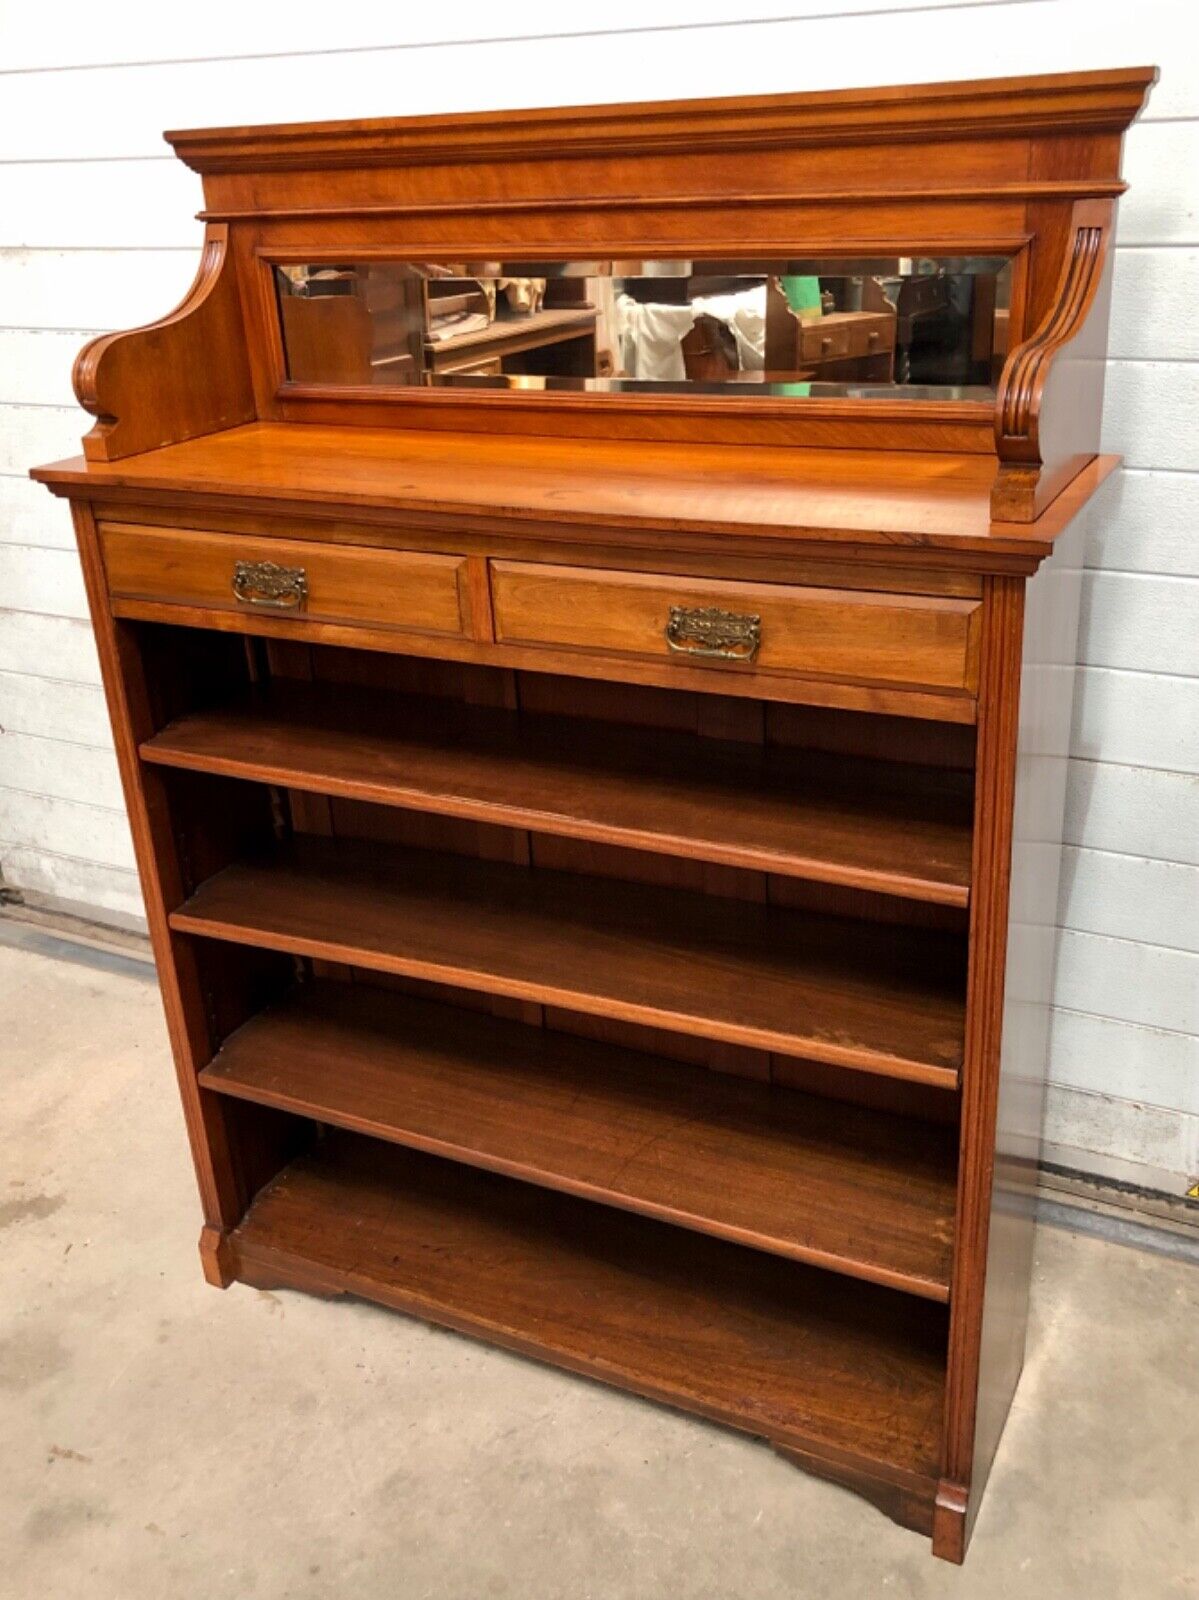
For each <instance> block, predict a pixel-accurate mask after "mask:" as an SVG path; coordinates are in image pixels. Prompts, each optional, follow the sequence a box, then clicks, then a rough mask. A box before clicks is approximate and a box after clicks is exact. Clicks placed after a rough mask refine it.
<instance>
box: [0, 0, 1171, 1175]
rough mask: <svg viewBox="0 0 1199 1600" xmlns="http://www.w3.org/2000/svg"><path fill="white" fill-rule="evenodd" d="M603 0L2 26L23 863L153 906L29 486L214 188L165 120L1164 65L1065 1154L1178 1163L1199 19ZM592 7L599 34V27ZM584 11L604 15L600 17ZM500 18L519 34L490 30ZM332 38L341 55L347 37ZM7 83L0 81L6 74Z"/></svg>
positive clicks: (1069, 882)
mask: <svg viewBox="0 0 1199 1600" xmlns="http://www.w3.org/2000/svg"><path fill="white" fill-rule="evenodd" d="M745 9H748V8H743V10H742V13H740V14H739V13H738V12H737V8H734V7H732V6H730V5H729V4H728V3H727V0H690V3H689V4H687V5H683V4H682V3H681V0H680V3H663V0H658V3H653V0H649V3H646V0H641V3H639V4H637V5H633V4H632V0H611V3H610V4H609V5H607V6H606V7H605V8H604V9H603V11H602V13H595V12H594V11H593V10H592V11H588V12H586V13H581V14H579V18H578V20H577V21H576V18H575V15H574V14H573V13H564V12H563V11H562V9H561V7H560V6H554V7H553V8H551V7H549V6H548V5H542V4H536V3H535V4H534V5H533V6H531V7H525V8H523V9H522V11H521V13H520V15H519V16H513V15H509V14H507V13H503V14H501V13H497V12H496V11H495V10H494V8H491V7H488V8H483V7H481V6H472V5H470V4H467V5H465V6H458V7H455V8H452V9H451V10H450V11H448V12H446V13H444V14H442V13H432V12H430V11H429V10H428V9H427V8H413V7H407V8H399V7H397V8H378V7H377V8H370V7H366V8H363V7H359V8H357V9H356V10H351V11H343V12H341V13H332V12H329V11H328V10H327V9H326V10H324V11H322V10H320V9H319V8H304V7H301V8H299V9H298V10H297V11H295V12H294V14H289V15H288V18H287V27H286V34H285V42H286V48H280V40H281V39H282V38H284V34H283V33H282V31H281V29H280V24H279V17H278V15H277V13H275V12H274V11H271V10H269V9H261V8H259V9H257V10H256V9H255V8H253V7H248V8H247V7H245V6H244V5H236V6H235V5H233V4H232V3H230V0H217V3H216V4H215V5H213V6H209V7H207V8H206V9H205V13H204V25H203V26H202V27H197V26H196V25H195V19H194V18H193V17H191V16H189V15H188V14H186V13H183V12H179V11H177V10H175V9H172V8H169V7H160V8H158V9H157V10H153V11H148V10H146V9H145V8H125V10H123V11H122V10H121V9H120V8H118V9H117V10H115V11H113V10H109V11H107V12H104V13H101V12H94V11H93V12H88V11H86V10H80V11H79V14H78V15H77V16H73V18H72V25H71V27H69V28H66V27H63V26H62V24H61V19H60V17H59V16H58V14H57V13H56V12H55V10H54V8H52V7H41V8H35V7H21V8H18V9H17V10H16V11H15V12H14V15H13V17H12V18H11V19H6V39H5V48H4V54H3V62H2V64H0V219H2V220H0V230H2V235H0V871H2V872H3V874H4V876H5V878H6V879H7V881H8V882H9V883H12V884H17V885H19V886H21V887H23V888H24V889H26V890H28V891H29V892H36V893H41V894H46V895H50V896H52V897H55V898H58V899H62V900H66V901H70V902H72V903H74V904H77V905H78V904H81V905H84V906H87V907H89V908H90V910H91V912H92V914H94V915H97V916H107V917H111V918H114V919H118V920H128V918H129V917H131V916H136V915H137V914H138V907H139V902H138V897H137V888H136V877H135V875H134V873H133V872H132V870H131V868H132V863H131V857H130V855H129V844H128V836H127V829H125V827H124V823H123V818H122V817H121V813H120V796H119V788H118V785H117V783H116V776H115V766H114V763H113V758H112V752H111V745H110V740H109V737H108V733H107V724H106V719H105V714H104V708H103V696H102V693H101V691H100V689H99V687H98V681H99V675H98V666H97V661H96V654H95V648H94V644H93V642H92V639H91V634H90V629H89V626H88V624H87V622H86V621H85V620H84V616H85V611H84V607H83V591H82V584H81V581H80V575H79V570H78V562H77V558H76V556H75V554H74V546H73V540H72V535H71V527H70V517H69V514H68V512H67V510H66V507H65V506H64V505H63V503H62V502H59V501H55V500H53V499H51V497H49V496H48V495H46V494H45V492H44V491H43V490H42V489H40V488H39V487H37V486H35V485H32V484H30V483H29V482H28V481H27V480H26V479H25V477H24V474H25V473H26V471H27V469H28V467H29V465H30V464H31V463H33V462H36V461H46V460H52V459H55V458H57V457H61V456H65V455H73V454H76V453H77V452H78V449H79V436H80V434H81V433H82V432H83V431H84V430H85V429H86V427H87V426H88V425H89V419H87V418H86V417H84V416H83V415H82V414H81V413H80V412H79V411H78V409H77V408H76V407H75V405H74V401H73V396H72V392H71V386H70V371H71V365H72V362H73V360H74V357H75V355H76V353H77V351H78V349H79V347H80V345H81V344H82V343H83V342H84V341H85V340H86V339H87V338H88V337H90V336H91V335H92V334H93V333H95V332H97V331H104V330H107V329H110V328H115V327H127V326H132V325H135V324H136V323H139V322H143V321H146V320H148V319H152V318H153V317H155V316H157V315H161V314H162V313H164V312H166V311H167V310H169V309H170V308H172V307H173V306H174V305H175V304H177V303H178V301H179V300H180V299H181V298H182V296H183V295H184V294H185V292H186V290H187V288H188V286H189V284H190V282H191V280H192V277H193V275H194V271H195V267H196V263H197V255H198V241H199V237H200V230H199V226H198V224H197V223H196V221H195V212H196V211H197V210H198V209H199V208H200V205H201V203H202V201H201V193H200V184H199V180H198V179H197V178H196V177H195V175H194V174H192V173H190V172H188V171H187V170H186V169H185V168H183V167H182V166H181V165H180V164H179V163H177V162H176V161H174V160H173V159H172V157H171V155H170V151H169V150H168V148H167V147H166V146H165V145H164V144H163V142H162V139H161V137H160V133H161V129H163V128H164V127H186V126H189V125H193V126H204V125H211V124H213V123H237V122H267V121H275V120H279V121H286V120H292V119H303V118H316V117H338V116H354V117H361V116H371V115H388V114H394V113H396V112H397V111H401V112H414V113H415V112H421V111H444V110H455V109H463V110H484V109H487V108H489V107H500V106H519V105H537V104H562V103H570V102H572V101H574V102H579V101H582V102H587V101H592V102H594V101H596V100H605V99H606V100H628V99H637V98H654V97H661V96H669V95H702V94H737V93H754V92H760V93H766V92H770V91H777V90H796V89H818V88H840V87H845V86H847V85H849V84H851V83H856V84H863V85H866V84H871V83H892V82H899V81H904V80H907V81H911V82H919V81H928V80H932V79H937V78H960V77H967V76H973V75H978V74H979V73H981V72H988V73H993V74H1003V73H1020V72H1038V71H1055V70H1076V69H1079V68H1083V67H1097V66H1125V65H1129V64H1139V63H1142V62H1152V61H1155V60H1156V61H1158V62H1159V63H1160V64H1161V65H1162V67H1163V69H1164V77H1163V81H1162V82H1161V83H1160V84H1159V86H1158V87H1157V89H1156V90H1155V92H1154V94H1153V97H1152V100H1151V103H1150V107H1149V111H1148V115H1147V117H1146V118H1145V119H1144V120H1143V121H1142V122H1141V123H1139V124H1138V125H1137V126H1136V127H1135V128H1134V129H1133V130H1132V132H1131V134H1130V135H1129V138H1128V141H1127V148H1126V153H1125V171H1126V175H1127V177H1128V180H1129V183H1130V185H1131V188H1130V192H1129V194H1128V195H1127V196H1126V198H1125V199H1124V201H1123V202H1122V203H1121V208H1120V215H1119V223H1118V232H1117V250H1116V258H1115V274H1114V298H1113V307H1112V325H1111V338H1110V357H1111V359H1110V360H1109V363H1108V368H1107V374H1106V389H1105V400H1106V404H1105V417H1104V447H1105V448H1106V449H1110V450H1112V451H1115V452H1118V453H1120V454H1122V455H1123V457H1124V459H1125V471H1124V472H1123V473H1122V474H1120V475H1119V477H1118V478H1117V479H1116V480H1115V481H1114V482H1113V483H1112V484H1111V485H1110V486H1109V489H1108V491H1107V493H1106V498H1105V502H1104V508H1103V515H1102V516H1099V517H1096V518H1095V519H1094V526H1093V529H1092V532H1091V534H1090V542H1089V546H1088V549H1087V552H1086V565H1087V568H1088V571H1087V574H1086V578H1085V593H1084V608H1083V618H1082V629H1081V635H1080V640H1079V661H1080V663H1081V667H1080V671H1079V673H1078V695H1077V703H1076V710H1075V720H1074V736H1073V760H1072V761H1071V764H1070V773H1069V792H1068V807H1067V819H1066V837H1067V843H1068V851H1067V860H1066V870H1065V874H1064V886H1063V898H1062V913H1061V915H1062V923H1063V929H1062V934H1061V939H1060V951H1059V963H1058V979H1057V1004H1058V1010H1057V1012H1056V1014H1055V1021H1054V1031H1053V1057H1052V1074H1053V1090H1052V1093H1051V1096H1050V1103H1049V1108H1048V1113H1047V1116H1048V1121H1047V1132H1048V1136H1049V1137H1050V1139H1051V1140H1052V1141H1053V1146H1054V1149H1055V1151H1057V1152H1058V1153H1059V1154H1061V1155H1062V1156H1063V1159H1067V1160H1068V1164H1072V1165H1078V1166H1082V1167H1084V1168H1085V1167H1087V1165H1088V1163H1091V1164H1093V1165H1094V1166H1095V1167H1096V1169H1099V1168H1100V1167H1103V1168H1104V1170H1113V1164H1114V1169H1117V1170H1123V1169H1122V1168H1121V1163H1123V1164H1124V1166H1125V1167H1127V1168H1128V1170H1129V1172H1130V1173H1133V1174H1135V1172H1136V1171H1137V1170H1141V1171H1143V1172H1145V1173H1146V1174H1154V1175H1158V1176H1160V1175H1161V1174H1166V1175H1169V1174H1174V1175H1175V1176H1176V1177H1177V1176H1179V1175H1181V1174H1182V1173H1183V1172H1184V1171H1186V1170H1190V1168H1191V1167H1193V1166H1195V1165H1196V1164H1197V1163H1199V1155H1196V1154H1195V1125H1196V1116H1197V1114H1199V1106H1197V1105H1196V1103H1195V1087H1196V1073H1197V1071H1199V1068H1197V1066H1196V1059H1195V1051H1196V1037H1195V1036H1196V1034H1197V1033H1199V1016H1197V1015H1196V1012H1197V1009H1199V999H1197V997H1199V929H1197V910H1196V907H1197V905H1199V893H1197V890H1199V882H1197V873H1199V852H1197V849H1196V841H1197V838H1199V827H1197V826H1196V824H1197V821H1199V799H1197V798H1196V796H1197V792H1199V781H1197V775H1199V644H1197V642H1196V641H1197V639H1199V628H1197V627H1196V626H1195V616H1196V607H1197V605H1199V583H1197V580H1196V574H1197V573H1199V540H1197V538H1196V527H1195V521H1196V518H1195V510H1194V508H1195V506H1196V504H1199V495H1197V489H1199V482H1197V479H1196V473H1199V426H1197V421H1199V315H1196V312H1195V307H1196V305H1197V304H1199V215H1197V194H1196V185H1195V183H1194V182H1193V180H1192V181H1188V177H1187V175H1188V174H1193V173H1194V172H1196V171H1199V71H1197V70H1196V68H1195V66H1194V63H1193V53H1192V51H1191V48H1190V44H1189V38H1188V31H1189V30H1188V26H1187V24H1188V21H1189V8H1187V7H1185V6H1182V5H1178V4H1172V3H1171V0H1147V3H1141V4H1138V5H1137V7H1136V8H1135V10H1134V11H1131V12H1130V11H1129V10H1128V9H1127V8H1122V7H1114V6H1113V7H1096V6H1094V5H1093V4H1091V3H1090V0H994V3H985V4H980V3H970V4H965V3H962V0H944V3H938V0H779V3H764V4H760V5H755V6H754V7H753V8H752V11H753V19H752V20H748V19H747V18H746V17H745V16H744V14H743V13H744V10H745ZM597 18H598V21H597ZM584 19H585V20H586V23H587V24H588V25H587V26H584V25H583V21H584ZM501 33H502V34H503V35H505V37H504V38H497V37H496V35H497V34H501ZM330 51H334V52H336V53H335V54H333V55H330V54H328V52H330ZM5 68H6V69H7V70H2V69H5Z"/></svg>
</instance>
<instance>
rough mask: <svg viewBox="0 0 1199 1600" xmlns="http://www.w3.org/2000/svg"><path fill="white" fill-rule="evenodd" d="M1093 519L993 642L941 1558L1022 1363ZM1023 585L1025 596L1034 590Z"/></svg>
mask: <svg viewBox="0 0 1199 1600" xmlns="http://www.w3.org/2000/svg"><path fill="white" fill-rule="evenodd" d="M1084 537H1085V519H1083V518H1079V519H1078V520H1076V522H1075V523H1074V524H1073V525H1072V526H1071V527H1070V528H1069V529H1068V530H1067V532H1066V533H1065V534H1064V535H1063V537H1062V539H1061V540H1060V541H1059V542H1058V545H1057V548H1056V550H1055V553H1054V556H1053V557H1052V558H1051V560H1050V561H1048V562H1047V563H1046V564H1045V565H1044V566H1043V567H1042V568H1041V569H1040V571H1039V572H1038V574H1037V575H1036V576H1035V577H1034V578H1032V579H1030V580H1029V581H1028V583H1027V585H1024V584H1022V583H1021V581H1020V580H1014V579H994V580H992V593H991V595H990V597H989V599H988V615H987V622H986V628H985V633H984V644H983V669H982V672H983V676H982V683H981V685H980V712H979V732H978V741H979V745H978V791H977V801H976V819H977V820H976V844H975V874H976V876H975V883H976V884H977V885H978V891H977V893H976V897H975V903H974V911H973V919H972V928H971V935H972V956H971V973H970V988H969V1000H968V1008H967V1036H966V1063H965V1067H964V1070H963V1112H962V1144H961V1155H960V1165H959V1173H960V1176H959V1196H958V1217H959V1220H958V1259H957V1262H956V1264H955V1273H954V1282H953V1290H952V1293H953V1297H954V1309H953V1314H952V1317H951V1322H950V1355H949V1377H948V1394H947V1405H946V1439H945V1465H944V1470H943V1476H942V1482H941V1488H940V1492H939V1494H938V1502H937V1510H936V1517H935V1530H934V1549H935V1551H936V1553H937V1554H939V1555H943V1556H946V1557H948V1558H949V1559H951V1560H957V1561H960V1560H962V1559H963V1557H964V1555H965V1549H966V1544H967V1542H968V1540H969V1537H970V1532H971V1529H972V1527H973V1523H974V1519H975V1517H976V1516H977V1514H978V1508H979V1503H980V1500H981V1498H982V1492H983V1489H984V1487H985V1484H986V1479H987V1476H988V1474H989V1472H990V1468H991V1463H992V1460H993V1459H994V1455H995V1451H996V1448H997V1446H998V1443H999V1439H1000V1436H1001V1434H1002V1432H1003V1426H1004V1422H1005V1421H1006V1418H1007V1413H1008V1409H1009V1407H1010V1405H1011V1400H1012V1395H1013V1393H1014V1391H1015V1387H1016V1383H1017V1380H1018V1379H1019V1376H1020V1370H1021V1366H1022V1364H1023V1359H1024V1335H1025V1328H1026V1325H1027V1319H1028V1294H1029V1283H1030V1279H1031V1273H1032V1247H1033V1207H1034V1192H1035V1184H1036V1172H1037V1161H1038V1156H1039V1151H1040V1139H1041V1115H1042V1108H1043V1102H1044V1085H1045V1077H1046V1071H1047V1065H1048V1043H1049V1020H1050V1001H1051V998H1052V993H1053V978H1054V961H1055V955H1056V944H1057V926H1056V925H1057V900H1058V886H1059V878H1060V868H1061V839H1062V822H1063V816H1064V811H1065V792H1066V774H1067V761H1068V753H1069V738H1070V721H1071V713H1072V707H1073V691H1074V658H1075V652H1076V645H1077V637H1078V615H1079V600H1080V593H1081V579H1082V570H1081V569H1082V554H1083V541H1084ZM1022 590H1023V593H1022V592H1021V591H1022Z"/></svg>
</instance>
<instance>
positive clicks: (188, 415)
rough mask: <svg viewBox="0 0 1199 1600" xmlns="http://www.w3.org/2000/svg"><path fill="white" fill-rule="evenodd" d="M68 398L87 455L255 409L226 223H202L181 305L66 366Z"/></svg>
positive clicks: (170, 439)
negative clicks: (196, 264) (82, 418)
mask: <svg viewBox="0 0 1199 1600" xmlns="http://www.w3.org/2000/svg"><path fill="white" fill-rule="evenodd" d="M74 384H75V394H76V397H77V398H78V400H79V404H80V405H81V406H82V407H83V408H84V410H85V411H90V412H91V414H92V415H93V416H94V417H95V418H96V419H97V421H96V426H95V427H94V428H93V429H92V431H91V432H90V433H89V434H88V435H87V437H86V438H85V439H84V441H83V453H84V455H85V456H86V457H87V458H88V460H89V461H117V460H120V459H121V458H122V457H123V456H130V455H136V454H138V453H139V452H140V451H143V450H156V449H158V448H159V447H160V446H161V445H167V444H177V443H178V442H179V441H180V440H182V439H194V438H196V437H197V436H198V435H200V434H204V433H215V432H216V431H217V430H218V429H220V428H229V427H233V426H235V425H236V424H237V423H240V422H251V421H253V419H254V417H255V415H256V412H255V406H254V392H253V388H252V386H251V382H250V369H249V363H248V360H247V355H246V342H245V335H244V332H243V328H242V313H241V302H240V300H239V298H238V292H237V284H236V281H235V279H234V272H233V264H232V261H231V259H230V255H229V229H228V226H227V225H226V224H224V223H216V224H210V225H209V227H208V228H207V229H206V231H205V237H204V252H203V255H202V256H201V258H200V269H199V271H198V272H197V274H196V280H195V282H194V283H193V284H192V286H191V288H190V290H189V291H188V293H187V295H186V297H185V298H184V300H183V301H182V303H181V304H180V305H179V306H178V307H177V308H176V309H175V310H174V311H172V312H171V313H170V315H169V316H166V317H163V318H162V320H161V321H159V322H153V323H149V324H147V325H146V326H145V327H142V328H134V329H132V330H130V331H129V332H127V333H108V334H104V335H102V336H101V337H100V338H98V339H93V340H92V341H91V343H90V344H88V345H85V346H84V348H83V349H82V350H81V351H80V353H79V356H78V358H77V360H76V362H75V372H74Z"/></svg>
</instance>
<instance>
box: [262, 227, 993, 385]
mask: <svg viewBox="0 0 1199 1600" xmlns="http://www.w3.org/2000/svg"><path fill="white" fill-rule="evenodd" d="M274 271H275V284H276V290H277V294H278V299H279V315H280V320H281V324H282V331H283V345H284V353H285V358H286V363H287V376H288V378H289V380H290V381H291V382H293V383H305V384H308V383H311V384H340V385H353V386H355V387H361V386H363V385H372V386H385V387H410V386H413V385H417V386H432V387H438V388H446V387H449V388H456V389H461V388H470V389H508V390H526V391H527V390H559V391H570V390H575V391H585V390H590V391H596V392H607V393H615V394H718V395H722V396H728V395H739V394H744V395H758V396H766V397H774V398H783V397H796V398H805V397H820V396H844V395H854V396H863V397H867V396H869V397H874V396H882V397H887V398H894V397H901V398H902V397H908V398H911V399H920V400H929V399H932V400H954V399H962V400H989V399H991V398H992V397H993V395H994V392H995V389H994V386H995V383H996V381H997V379H998V376H999V371H1000V368H1001V367H1002V365H1003V360H1004V357H1005V355H1006V354H1007V347H1008V308H1009V302H1010V293H1011V263H1010V261H1009V260H1008V259H1007V258H1006V257H1003V256H990V257H983V256H977V257H956V258H950V257H939V258H937V257H921V256H911V257H890V258H886V259H875V260H868V259H860V258H849V259H845V260H832V259H828V258H821V259H819V260H794V261H779V260H774V261H717V260H705V261H683V260H666V261H452V262H450V261H436V262H433V261H353V260H350V261H326V262H318V263H308V264H298V263H297V264H292V263H290V262H289V263H284V264H281V265H278V266H276V267H275V269H274Z"/></svg>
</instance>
